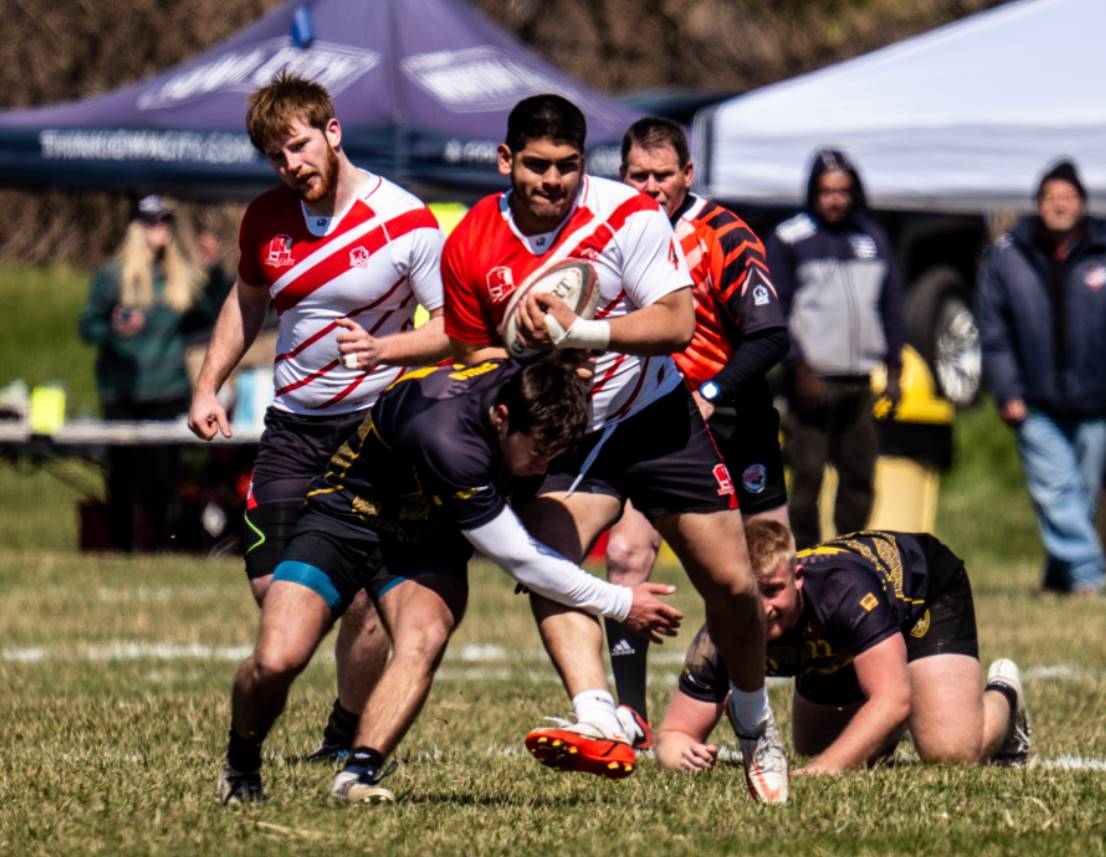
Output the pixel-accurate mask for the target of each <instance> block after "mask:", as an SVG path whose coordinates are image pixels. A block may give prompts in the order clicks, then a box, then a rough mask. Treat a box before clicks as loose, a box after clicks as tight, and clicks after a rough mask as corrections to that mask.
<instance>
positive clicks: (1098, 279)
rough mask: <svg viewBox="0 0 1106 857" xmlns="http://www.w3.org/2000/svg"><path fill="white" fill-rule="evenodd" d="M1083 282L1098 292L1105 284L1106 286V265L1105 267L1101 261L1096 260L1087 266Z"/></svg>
mask: <svg viewBox="0 0 1106 857" xmlns="http://www.w3.org/2000/svg"><path fill="white" fill-rule="evenodd" d="M1083 282H1084V283H1086V284H1087V288H1088V289H1090V290H1091V291H1092V292H1097V291H1098V290H1099V289H1101V288H1102V287H1103V286H1106V267H1103V265H1102V264H1101V263H1099V262H1095V263H1094V264H1092V265H1091V266H1090V267H1089V268H1087V273H1086V275H1085V276H1084V277H1083Z"/></svg>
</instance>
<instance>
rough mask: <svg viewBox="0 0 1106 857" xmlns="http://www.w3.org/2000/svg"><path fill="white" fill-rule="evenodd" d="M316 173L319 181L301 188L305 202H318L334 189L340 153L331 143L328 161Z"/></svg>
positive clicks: (328, 146) (327, 149)
mask: <svg viewBox="0 0 1106 857" xmlns="http://www.w3.org/2000/svg"><path fill="white" fill-rule="evenodd" d="M315 175H316V176H317V177H318V181H317V182H315V183H314V185H309V186H308V187H306V188H301V189H299V194H300V198H301V199H302V200H303V201H304V202H309V203H310V202H318V201H319V200H321V199H325V198H326V197H327V196H329V195H330V192H331V191H332V190H333V189H334V180H335V178H336V177H337V176H338V153H337V152H336V151H335V150H334V147H333V146H330V145H329V144H328V145H327V147H326V163H325V164H323V168H322V169H321V170H319V171H318V172H317V173H315Z"/></svg>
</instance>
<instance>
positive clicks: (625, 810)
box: [0, 551, 1106, 855]
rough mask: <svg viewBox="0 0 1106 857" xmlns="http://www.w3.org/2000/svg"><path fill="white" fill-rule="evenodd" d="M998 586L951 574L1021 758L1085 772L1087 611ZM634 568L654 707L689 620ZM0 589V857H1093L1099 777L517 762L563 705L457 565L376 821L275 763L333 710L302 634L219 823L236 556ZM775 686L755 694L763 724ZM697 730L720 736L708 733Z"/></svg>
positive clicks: (687, 592) (525, 615)
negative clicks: (388, 795) (669, 637)
mask: <svg viewBox="0 0 1106 857" xmlns="http://www.w3.org/2000/svg"><path fill="white" fill-rule="evenodd" d="M1031 573H1032V572H1031V569H1030V567H1029V566H1025V569H1024V572H1023V576H1025V577H1026V578H1028V577H1029V576H1030V575H1031ZM1006 574H1007V569H1006V568H1004V567H990V568H981V569H979V570H978V571H977V572H976V577H977V579H978V580H979V581H980V587H981V588H982V589H983V590H984V591H985V593H986V594H985V595H984V596H982V597H981V598H980V603H979V621H980V629H981V631H980V636H981V642H982V648H983V654H984V660H987V659H988V658H990V657H994V656H998V655H1007V656H1012V657H1014V658H1015V659H1017V660H1018V661H1019V663H1021V664H1022V666H1023V667H1024V668H1025V669H1026V671H1027V675H1028V676H1029V678H1028V679H1027V693H1028V697H1029V702H1030V706H1031V711H1032V714H1033V716H1034V725H1035V732H1036V736H1037V749H1038V752H1039V755H1040V757H1041V758H1042V759H1044V760H1046V761H1048V760H1057V759H1060V758H1062V757H1064V756H1069V757H1076V756H1078V757H1082V758H1083V759H1084V760H1087V759H1099V760H1103V759H1106V729H1104V726H1106V722H1104V716H1103V713H1102V712H1103V711H1104V710H1106V705H1104V703H1106V698H1104V697H1106V674H1104V673H1103V669H1102V665H1103V664H1106V619H1104V618H1103V615H1102V611H1101V610H1100V609H1099V607H1098V605H1096V604H1094V603H1092V602H1089V601H1078V602H1071V601H1061V600H1058V599H1049V598H1038V597H1035V596H1034V595H1032V594H1031V593H1030V591H1029V590H1028V588H1026V587H1022V590H1021V591H1020V592H1018V591H1016V590H1015V589H1013V588H1008V587H994V586H992V585H991V579H992V578H993V577H996V576H1005V575H1006ZM660 578H661V579H663V580H671V581H676V582H677V583H678V584H679V585H680V590H679V592H678V593H677V596H676V598H675V601H676V603H677V605H678V606H680V607H681V608H683V609H685V610H686V611H687V613H688V620H687V622H686V623H685V626H684V628H683V630H682V632H681V635H680V637H679V638H678V639H677V640H676V641H671V642H669V643H667V644H666V645H665V646H662V647H654V648H653V649H652V652H651V676H652V679H653V682H652V684H651V687H650V704H651V706H652V710H653V712H654V716H655V717H656V716H658V715H659V713H660V712H661V710H662V709H663V706H664V703H665V700H666V698H667V693H668V692H669V690H670V688H671V687H672V685H673V684H674V680H675V674H676V672H677V670H678V657H679V653H680V652H682V650H683V647H684V646H685V645H686V644H687V643H688V641H689V640H690V638H691V635H692V634H693V633H694V631H695V629H696V628H697V625H698V621H699V620H700V617H701V611H699V609H698V607H697V605H696V599H695V596H694V594H693V593H692V591H691V588H690V586H689V585H688V584H687V583H686V581H684V580H682V579H681V574H680V572H679V571H678V570H677V569H674V568H664V569H661V574H660ZM0 584H2V586H3V590H4V592H5V595H6V597H5V599H4V600H3V602H0V624H2V626H3V627H5V628H6V629H8V633H7V634H5V640H4V644H3V647H2V648H0V681H2V682H3V684H4V686H5V688H6V690H7V693H5V694H4V695H3V697H2V698H0V742H2V744H3V746H4V747H5V748H6V761H7V764H6V765H5V770H4V773H3V775H0V852H3V853H20V854H50V855H59V854H151V853H160V854H184V853H188V854H196V855H203V854H213V855H215V854H218V855H235V854H243V855H245V854H250V855H256V854H283V853H289V852H293V851H294V852H295V853H297V854H323V853H327V854H333V853H335V851H336V850H341V851H349V852H352V853H368V852H372V853H387V854H426V853H447V854H448V853H482V854H512V855H517V854H531V853H534V854H536V853H542V854H585V855H587V854H597V855H598V854H602V855H608V854H610V853H612V852H628V853H635V852H645V851H649V852H651V853H664V854H706V855H710V854H758V855H764V854H767V855H775V854H780V855H782V854H789V855H790V854H794V853H809V854H815V855H822V854H826V855H829V854H834V855H836V854H850V855H851V854H865V855H867V854H871V855H876V854H916V853H919V852H922V851H925V852H926V853H935V854H952V853H968V852H971V853H978V854H1034V853H1048V854H1055V853H1075V852H1079V853H1089V854H1095V853H1101V852H1102V848H1101V839H1100V837H1099V836H1098V833H1099V832H1100V830H1101V823H1100V815H1101V812H1100V810H1101V806H1102V805H1103V801H1104V800H1106V782H1104V780H1103V776H1102V771H1101V770H1078V769H1076V770H1065V769H1062V768H1059V767H1055V768H1054V767H1046V766H1043V765H1040V766H1038V767H1036V768H1031V769H1026V770H1001V769H991V768H981V769H974V768H963V767H947V768H939V767H933V768H931V767H924V766H922V765H919V764H917V763H916V762H911V761H901V762H900V763H898V764H895V765H893V766H889V767H886V768H882V769H879V770H875V771H869V772H863V773H858V774H852V775H848V776H843V777H837V778H818V779H804V780H799V781H797V782H796V783H795V787H794V799H793V801H792V803H791V804H790V805H788V806H786V807H763V806H758V805H755V804H753V803H752V802H751V801H750V800H749V798H748V795H747V793H746V791H745V784H744V780H743V776H742V774H741V770H740V767H739V766H737V765H735V764H733V763H732V762H726V763H723V764H722V765H721V766H720V767H719V769H717V770H715V771H713V772H711V773H709V774H705V775H699V776H693V775H677V774H670V773H664V772H661V771H660V770H659V769H657V767H656V766H655V765H654V764H653V762H652V761H651V760H649V759H644V760H643V761H642V764H641V766H640V767H639V770H638V771H637V772H636V773H635V774H634V776H633V777H631V778H629V779H628V780H625V781H622V782H619V783H611V782H606V781H602V780H598V779H595V778H591V777H585V776H581V775H564V774H557V773H554V772H551V771H548V770H546V769H544V768H541V767H540V766H538V765H537V764H535V763H534V762H533V761H532V760H531V759H530V758H529V757H528V756H527V754H526V753H525V750H524V748H523V747H522V740H521V739H522V737H523V735H525V733H526V732H527V731H528V730H529V729H531V728H533V727H534V726H536V725H539V724H540V723H541V721H542V717H543V716H544V715H546V714H563V713H565V711H566V709H567V707H568V706H567V702H566V701H565V699H564V697H563V693H562V691H561V690H560V688H559V685H558V684H557V682H556V679H555V676H554V674H553V670H552V668H551V667H550V666H549V664H548V662H547V661H545V660H544V656H543V655H542V654H541V652H540V648H539V644H538V639H537V635H536V632H535V631H534V629H533V626H532V622H531V620H530V618H529V611H528V610H527V609H526V605H525V603H524V602H523V600H522V599H521V598H519V597H518V596H516V595H514V594H513V587H512V585H511V582H510V581H509V579H508V578H507V577H506V576H505V575H504V574H503V573H502V572H500V571H498V570H497V569H495V568H493V567H490V566H488V565H486V564H482V563H480V564H476V565H475V566H474V568H473V572H472V599H471V604H470V608H469V613H468V616H467V618H466V620H465V622H464V623H463V625H462V626H461V628H460V629H459V630H458V632H457V634H456V636H455V638H454V641H453V643H452V644H451V649H450V653H449V654H448V655H447V658H446V661H445V663H444V664H443V667H442V674H441V679H440V680H439V682H438V683H437V685H436V687H435V690H434V692H433V694H432V696H431V699H430V702H429V703H428V705H427V707H426V709H425V710H424V712H423V715H422V717H421V718H420V719H419V721H418V722H417V723H416V725H415V727H414V728H413V729H412V731H411V733H410V734H409V736H408V737H407V739H406V740H405V741H404V743H403V745H402V746H401V749H400V751H399V754H398V756H399V759H400V761H401V765H400V768H399V771H398V772H397V773H396V775H395V776H394V777H392V778H391V779H389V780H388V781H387V785H388V786H389V787H390V788H392V789H393V790H394V791H395V792H396V794H397V796H398V798H399V803H398V804H397V805H396V806H395V807H347V806H335V805H332V804H331V803H329V802H328V800H327V799H326V792H327V788H328V786H329V781H330V776H331V772H330V771H329V770H328V769H325V768H319V767H311V766H294V765H289V764H286V763H285V761H284V759H286V758H287V757H288V756H291V755H294V754H297V753H301V752H303V751H304V750H305V749H308V748H310V747H312V746H313V745H314V744H315V742H316V741H317V739H318V736H319V732H320V729H321V726H322V723H323V721H324V719H325V716H326V713H327V711H328V709H329V704H330V701H331V699H332V698H333V680H334V664H333V660H332V657H331V656H330V653H329V650H330V643H329V642H328V643H324V644H323V646H322V647H321V648H320V652H319V655H318V656H317V657H316V662H315V663H314V664H312V666H311V667H310V668H309V669H308V670H307V671H306V672H305V674H304V675H303V676H301V678H300V680H299V681H298V682H297V684H296V686H295V687H294V688H293V692H292V697H291V700H290V704H289V707H288V710H287V712H286V714H285V716H284V718H283V719H282V720H281V722H280V723H279V724H278V725H277V728H276V729H275V730H274V733H273V735H272V736H271V739H270V741H269V742H268V743H267V745H266V755H267V759H268V764H267V766H266V770H265V776H266V788H267V790H268V792H269V794H270V800H269V801H268V802H267V803H265V804H263V805H261V806H257V807H251V808H248V809H246V810H245V811H228V810H224V809H222V808H221V807H219V806H218V804H217V802H216V800H215V797H214V781H215V775H216V772H217V768H218V764H219V757H220V753H221V751H222V748H223V742H224V740H225V734H226V727H227V717H228V691H229V685H230V681H231V678H232V675H233V671H234V669H235V666H236V662H237V659H238V658H239V657H240V656H241V654H242V653H243V652H244V651H247V650H248V648H249V646H250V644H251V643H252V635H253V633H254V630H255V626H256V611H255V608H254V607H253V605H252V602H251V601H250V598H249V595H248V593H247V591H246V586H245V582H244V580H243V578H242V573H241V568H240V564H239V563H238V562H237V561H233V560H208V561H204V560H198V559H195V558H191V557H173V556H163V557H145V558H125V557H112V556H108V557H99V558H90V557H79V556H76V555H74V554H71V553H67V552H45V551H3V552H0ZM1057 666H1064V667H1065V669H1064V670H1060V671H1056V669H1055V667H1057ZM1050 669H1052V672H1049V670H1050ZM1038 676H1039V677H1038ZM788 693H789V689H788V688H787V687H786V686H776V687H774V688H773V690H772V697H773V703H774V706H775V708H776V710H777V712H778V713H779V715H780V719H781V726H782V727H783V728H784V730H785V731H786V729H787V721H788V714H787V712H788V705H787V699H788ZM714 737H715V739H716V740H718V741H719V742H720V743H722V744H724V745H726V746H729V747H732V746H733V744H734V741H733V738H732V736H731V735H729V733H728V729H727V727H724V726H721V727H719V729H718V731H717V732H716V734H715V736H714Z"/></svg>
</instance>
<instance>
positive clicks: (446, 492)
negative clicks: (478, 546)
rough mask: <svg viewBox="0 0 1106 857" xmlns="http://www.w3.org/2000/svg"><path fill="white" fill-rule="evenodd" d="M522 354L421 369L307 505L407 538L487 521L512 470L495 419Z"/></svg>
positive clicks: (398, 388) (343, 451)
mask: <svg viewBox="0 0 1106 857" xmlns="http://www.w3.org/2000/svg"><path fill="white" fill-rule="evenodd" d="M520 369H521V366H520V364H518V363H516V362H514V361H487V362H485V363H479V364H476V365H474V366H468V367H464V366H459V365H456V364H455V365H453V366H444V367H427V368H423V369H415V370H413V371H411V372H409V373H408V374H406V375H405V376H404V377H402V378H401V379H400V380H399V381H397V382H396V383H395V384H393V385H392V386H391V387H390V388H389V389H388V390H387V391H385V392H384V393H383V394H382V395H381V396H380V398H379V399H378V400H377V401H376V403H375V404H374V405H373V406H372V408H371V409H370V410H369V413H368V414H367V415H366V416H365V418H364V420H362V422H361V424H360V426H359V427H358V429H357V432H356V433H355V434H354V435H352V436H351V437H350V438H349V439H348V440H347V441H346V442H345V443H344V444H343V445H342V446H341V447H340V448H339V449H338V451H337V452H336V453H335V454H334V456H333V457H332V458H331V459H330V462H329V464H328V466H327V469H326V471H325V472H324V473H323V474H322V475H321V476H319V477H317V478H316V479H315V481H314V483H313V484H312V485H311V487H310V488H309V489H308V492H307V503H308V508H310V509H314V510H317V511H319V512H322V513H323V514H325V515H327V516H328V517H331V518H334V519H336V520H338V521H341V522H343V523H345V524H348V525H349V526H351V527H353V528H354V529H357V530H359V531H362V532H363V531H365V530H369V531H372V532H374V533H377V534H387V535H389V536H391V537H393V538H396V539H398V540H400V541H404V542H414V541H420V540H422V539H426V538H433V537H434V536H435V535H437V534H441V533H443V532H445V531H447V530H448V531H453V532H456V531H457V530H470V529H475V528H476V527H479V526H481V525H482V524H486V523H487V522H488V521H490V520H492V519H493V518H494V517H496V515H498V514H499V513H500V512H501V511H502V510H503V507H504V505H505V504H506V499H505V497H504V493H503V491H502V490H501V489H502V487H503V486H504V485H505V484H506V482H507V481H508V480H507V478H506V477H507V474H506V470H505V467H504V464H503V458H502V453H501V450H500V446H499V441H498V437H497V435H496V431H495V428H494V427H493V426H492V424H491V422H490V421H489V419H488V411H489V409H490V408H491V407H492V405H493V403H494V400H495V396H496V392H497V390H498V389H499V387H501V386H502V385H503V383H504V382H505V381H506V380H507V378H509V377H510V376H511V375H512V374H514V373H515V372H518V371H519V370H520Z"/></svg>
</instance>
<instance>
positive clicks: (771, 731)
mask: <svg viewBox="0 0 1106 857" xmlns="http://www.w3.org/2000/svg"><path fill="white" fill-rule="evenodd" d="M726 713H727V714H728V715H729V717H730V725H731V726H733V730H734V733H735V734H736V735H737V740H738V741H739V742H740V743H741V764H742V765H743V766H744V768H745V783H746V785H748V786H749V794H751V795H752V796H753V800H756V801H760V802H761V803H787V799H788V797H790V794H791V772H790V768H789V766H788V763H787V750H786V749H785V748H784V746H783V739H782V738H781V737H780V730H779V729H777V728H776V718H775V716H773V714H772V713H771V712H769V713H768V716H767V717H766V718H765V719H764V720H762V721H761V722H760V725H759V726H758V727H757V734H755V735H744V734H742V732H741V730H740V729H738V727H737V719H736V718H735V717H734V716H733V712H732V711H731V710H730V706H729V700H727V704H726Z"/></svg>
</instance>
